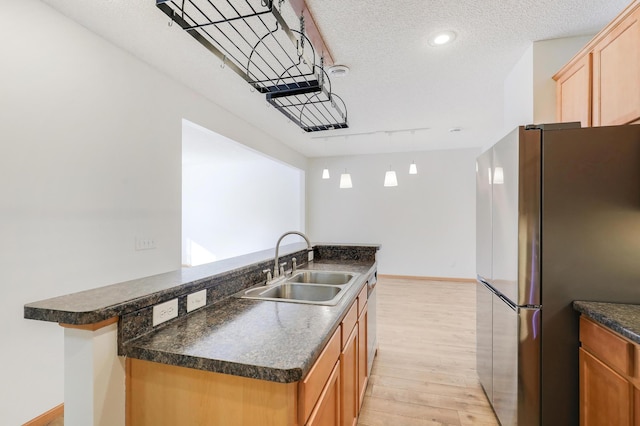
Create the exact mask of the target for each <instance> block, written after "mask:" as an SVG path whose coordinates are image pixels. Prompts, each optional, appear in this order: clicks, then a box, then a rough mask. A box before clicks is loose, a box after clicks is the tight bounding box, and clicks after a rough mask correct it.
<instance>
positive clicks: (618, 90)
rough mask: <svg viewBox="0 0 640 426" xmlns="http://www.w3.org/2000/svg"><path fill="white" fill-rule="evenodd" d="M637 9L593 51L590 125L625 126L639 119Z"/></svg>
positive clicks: (639, 27) (639, 31)
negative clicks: (592, 101)
mask: <svg viewBox="0 0 640 426" xmlns="http://www.w3.org/2000/svg"><path fill="white" fill-rule="evenodd" d="M639 18H640V9H637V10H636V11H635V12H633V13H632V14H631V15H629V16H628V17H627V18H625V19H624V20H623V21H621V22H620V23H619V24H618V26H617V27H616V28H614V29H613V31H611V33H610V34H608V35H607V36H606V37H605V38H604V39H602V41H600V42H599V43H598V44H597V45H596V46H595V47H594V49H593V82H594V86H593V95H594V101H595V102H594V106H595V108H594V112H593V123H594V125H596V126H609V125H617V124H626V123H631V122H633V121H636V120H637V119H638V118H640V78H639V76H640V22H639Z"/></svg>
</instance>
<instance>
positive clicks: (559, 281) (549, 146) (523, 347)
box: [476, 124, 640, 426]
mask: <svg viewBox="0 0 640 426" xmlns="http://www.w3.org/2000/svg"><path fill="white" fill-rule="evenodd" d="M578 126H579V125H578V124H557V125H541V126H527V127H519V128H517V129H515V130H514V131H513V132H511V133H510V134H509V135H507V136H506V137H504V138H503V139H502V140H500V141H499V142H497V143H496V144H495V145H494V146H493V147H492V148H490V149H489V150H487V151H486V152H485V153H483V154H482V155H481V156H480V157H478V160H477V163H476V172H477V173H476V182H477V194H476V203H477V206H476V218H477V223H476V232H477V238H476V241H477V247H476V255H477V259H476V268H477V276H478V285H477V371H478V376H479V378H480V382H481V384H482V386H483V388H484V390H485V392H486V394H487V397H488V398H489V400H490V401H491V404H492V406H493V408H494V411H495V412H496V415H497V416H498V419H499V420H500V422H501V424H502V425H503V426H511V425H520V426H523V425H526V426H529V425H545V426H546V425H549V426H551V425H553V426H556V425H563V426H570V425H577V424H578V420H579V412H578V395H579V383H578V377H579V375H578V347H579V339H578V314H577V313H576V312H574V311H573V309H572V307H571V303H572V302H573V301H574V300H597V301H605V302H621V303H640V125H627V126H614V127H595V128H579V127H578ZM576 127H578V128H576Z"/></svg>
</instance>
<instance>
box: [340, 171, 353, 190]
mask: <svg viewBox="0 0 640 426" xmlns="http://www.w3.org/2000/svg"><path fill="white" fill-rule="evenodd" d="M352 187H353V185H352V184H351V175H350V174H349V173H347V171H346V170H345V171H344V173H343V174H341V175H340V188H343V189H346V188H352Z"/></svg>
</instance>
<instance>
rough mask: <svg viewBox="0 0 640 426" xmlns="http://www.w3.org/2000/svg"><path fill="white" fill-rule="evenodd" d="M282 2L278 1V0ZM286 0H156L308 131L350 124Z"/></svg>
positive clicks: (176, 21) (301, 21)
mask: <svg viewBox="0 0 640 426" xmlns="http://www.w3.org/2000/svg"><path fill="white" fill-rule="evenodd" d="M276 2H277V4H276ZM283 2H284V0H275V1H274V0H156V6H157V7H158V8H159V9H160V10H162V11H163V12H164V13H165V14H166V15H167V16H169V18H170V19H171V22H170V23H171V24H172V23H173V22H175V23H176V24H178V25H180V27H181V28H182V29H183V30H185V31H186V32H187V33H189V34H190V35H191V36H192V37H193V38H195V39H196V40H197V41H198V42H199V43H200V44H202V45H203V46H204V47H206V48H207V50H209V51H210V52H211V53H213V54H214V55H216V56H217V57H218V58H220V60H221V61H222V66H225V67H229V68H230V69H231V70H233V71H234V72H235V73H236V74H238V75H239V76H240V77H242V78H243V79H244V80H245V81H246V82H247V83H249V84H250V85H251V86H252V87H253V88H255V89H256V90H257V91H258V92H260V93H263V94H266V96H267V102H269V103H270V104H271V105H273V106H274V107H275V108H276V109H278V111H280V112H281V113H283V114H284V115H285V116H286V117H287V118H289V119H290V120H291V121H293V122H294V123H296V124H297V125H298V126H300V127H301V128H302V129H303V130H305V131H307V132H312V131H319V130H328V129H337V128H345V127H348V125H347V114H346V106H345V105H344V102H343V101H342V100H341V99H340V98H339V97H338V96H337V95H335V94H332V93H331V88H330V86H331V84H330V81H329V78H328V76H327V75H326V72H325V71H324V67H323V64H322V62H323V61H322V58H318V57H317V55H316V52H315V49H314V47H313V45H312V44H311V42H310V41H309V39H308V38H307V36H306V35H305V34H304V19H303V18H300V31H297V30H292V29H291V28H290V27H289V25H288V24H287V22H285V20H284V18H283V17H282V14H281V8H282V3H283Z"/></svg>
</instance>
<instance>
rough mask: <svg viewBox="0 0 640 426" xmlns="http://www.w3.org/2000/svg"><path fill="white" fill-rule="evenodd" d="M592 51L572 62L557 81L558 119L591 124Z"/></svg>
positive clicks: (563, 121) (565, 121)
mask: <svg viewBox="0 0 640 426" xmlns="http://www.w3.org/2000/svg"><path fill="white" fill-rule="evenodd" d="M591 81H592V78H591V53H588V54H586V55H584V56H583V57H582V58H580V60H578V61H577V62H575V63H573V64H571V66H570V67H569V68H567V69H566V70H565V72H563V73H562V74H561V75H559V76H558V79H557V83H556V91H557V92H556V119H557V120H558V122H562V123H568V122H572V121H579V122H580V123H581V124H582V127H590V126H591V99H592V98H591Z"/></svg>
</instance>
